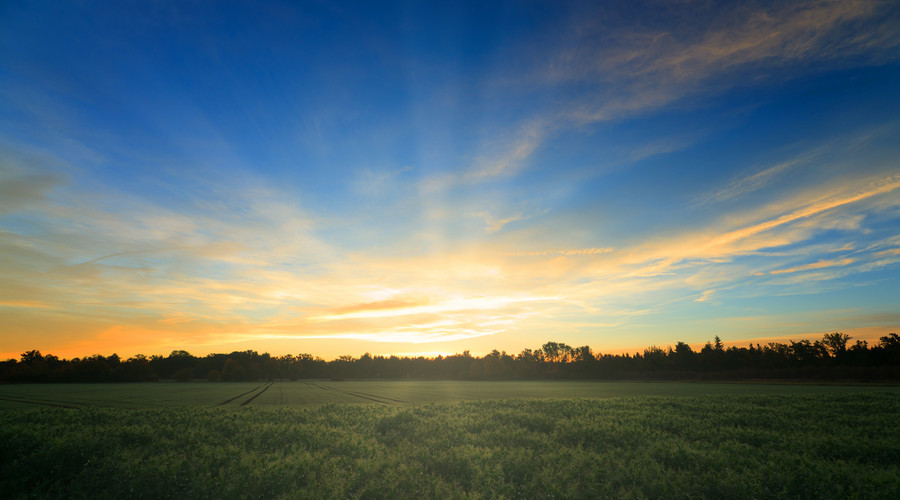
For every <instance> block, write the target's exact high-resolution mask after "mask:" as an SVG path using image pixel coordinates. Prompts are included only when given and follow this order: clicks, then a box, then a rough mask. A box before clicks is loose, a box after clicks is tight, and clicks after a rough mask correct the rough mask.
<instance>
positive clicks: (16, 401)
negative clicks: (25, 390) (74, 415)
mask: <svg viewBox="0 0 900 500" xmlns="http://www.w3.org/2000/svg"><path fill="white" fill-rule="evenodd" d="M0 400H3V401H11V402H13V403H25V404H30V405H38V406H52V407H54V408H69V409H70V410H80V409H81V408H80V407H78V406H69V405H64V404H59V403H50V402H47V401H34V400H29V399H17V398H8V397H6V396H0Z"/></svg>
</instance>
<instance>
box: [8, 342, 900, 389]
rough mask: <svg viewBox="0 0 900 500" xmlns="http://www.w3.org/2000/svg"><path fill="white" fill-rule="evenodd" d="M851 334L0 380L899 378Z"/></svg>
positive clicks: (64, 368) (143, 359) (225, 357)
mask: <svg viewBox="0 0 900 500" xmlns="http://www.w3.org/2000/svg"><path fill="white" fill-rule="evenodd" d="M850 340H851V337H850V336H849V335H846V334H843V333H839V332H835V333H828V334H825V335H824V336H823V338H822V339H821V340H816V341H809V340H800V341H796V342H795V341H789V343H777V342H770V343H767V344H765V345H760V344H756V345H755V346H754V345H753V344H752V343H751V344H750V345H749V346H747V347H737V346H731V347H728V348H726V347H724V345H723V343H722V341H721V340H720V339H719V337H718V336H717V337H716V338H715V339H714V340H713V341H710V342H707V343H706V345H704V346H703V347H702V348H701V349H700V350H698V351H695V350H693V349H692V348H691V347H690V346H689V345H688V344H686V343H684V342H677V343H676V344H675V346H674V347H671V346H669V347H667V348H661V347H657V346H650V347H648V348H646V349H644V351H643V352H642V353H635V354H601V353H596V354H595V353H594V352H593V351H592V350H591V348H590V347H589V346H581V347H571V346H569V345H567V344H565V343H562V342H547V343H546V344H544V345H543V346H541V347H540V348H537V349H525V350H523V351H522V352H520V353H519V354H515V355H514V354H507V353H506V352H505V351H503V352H500V351H497V350H494V351H491V352H490V353H489V354H486V355H484V356H481V357H477V356H472V355H471V354H470V353H469V351H464V352H463V353H462V354H454V355H452V356H437V357H427V358H426V357H397V356H372V355H370V354H368V353H366V354H364V355H362V356H360V357H358V358H354V357H352V356H340V357H338V358H337V359H334V360H331V361H326V360H324V359H322V358H320V357H314V356H312V355H310V354H299V355H296V356H295V355H291V354H288V355H284V356H271V355H269V354H268V353H263V354H259V353H257V352H256V351H252V350H248V351H235V352H232V353H230V354H209V355H207V356H202V357H199V356H193V355H191V354H190V353H188V352H186V351H183V350H177V351H172V353H171V354H169V355H168V356H160V355H154V356H149V357H148V356H145V355H142V354H138V355H136V356H132V357H130V358H128V359H121V358H120V357H119V356H118V355H116V354H113V355H111V356H102V355H99V354H95V355H93V356H88V357H84V358H73V359H60V358H58V357H56V356H53V355H51V354H47V355H44V354H41V352H40V351H37V350H31V351H27V352H25V353H22V355H21V357H20V359H18V360H16V359H10V360H8V361H5V362H0V382H2V383H29V382H30V383H36V382H156V381H159V380H175V381H190V380H196V379H204V380H208V381H215V382H232V381H258V380H299V379H333V380H340V379H406V378H412V379H453V380H537V379H600V380H742V379H743V380H746V379H814V380H815V379H818V380H828V379H835V380H900V336H898V335H897V334H896V333H890V334H888V335H886V336H884V337H881V338H880V339H879V342H878V344H877V345H872V346H869V345H868V343H867V342H866V341H864V340H857V341H856V342H855V343H854V344H852V345H850V344H849V341H850Z"/></svg>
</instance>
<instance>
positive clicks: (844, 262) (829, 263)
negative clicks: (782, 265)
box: [769, 258, 856, 274]
mask: <svg viewBox="0 0 900 500" xmlns="http://www.w3.org/2000/svg"><path fill="white" fill-rule="evenodd" d="M854 262H856V259H852V258H847V259H840V260H820V261H818V262H813V263H811V264H804V265H802V266H795V267H790V268H787V269H776V270H775V271H769V274H788V273H796V272H800V271H809V270H811V269H822V268H825V267H840V266H849V265H850V264H853V263H854Z"/></svg>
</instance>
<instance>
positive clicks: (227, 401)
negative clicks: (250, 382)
mask: <svg viewBox="0 0 900 500" xmlns="http://www.w3.org/2000/svg"><path fill="white" fill-rule="evenodd" d="M260 387H262V385H258V386H256V387H254V388H253V389H250V390H249V391H247V392H242V393H240V394H238V395H237V396H235V397H233V398H231V399H226V400H225V401H222V402H221V403H219V404H218V406H225V405H227V404H228V403H230V402H232V401H234V400H235V399H237V398H240V397H242V396H246V395H247V394H250V393H251V392H253V391H255V390H257V389H259V388H260Z"/></svg>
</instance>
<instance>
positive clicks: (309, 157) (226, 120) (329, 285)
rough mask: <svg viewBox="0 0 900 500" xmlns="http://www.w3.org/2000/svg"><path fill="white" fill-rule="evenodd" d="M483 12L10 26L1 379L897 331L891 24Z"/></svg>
mask: <svg viewBox="0 0 900 500" xmlns="http://www.w3.org/2000/svg"><path fill="white" fill-rule="evenodd" d="M259 4H263V5H259ZM483 4H484V3H483V2H477V3H465V2H453V3H448V4H447V5H432V4H431V3H388V2H383V3H382V2H379V3H372V2H361V3H339V4H331V3H316V2H257V3H247V2H203V1H198V2H89V3H82V2H65V1H64V2H56V3H53V4H52V5H51V4H47V3H43V2H29V1H22V2H6V3H4V4H3V5H0V278H2V279H0V317H2V318H3V323H4V326H3V328H2V331H0V336H2V340H3V342H2V346H0V355H3V356H10V357H14V356H17V355H18V353H20V352H22V351H24V350H26V349H33V348H37V349H41V350H42V351H44V352H52V353H58V354H62V355H69V356H74V355H85V354H91V353H95V352H99V353H111V352H118V353H119V354H121V355H130V354H134V353H138V352H143V353H146V354H150V353H166V352H168V351H169V350H172V349H187V350H189V351H191V352H192V353H196V354H203V353H207V352H225V351H231V350H235V349H240V350H243V349H257V350H260V351H269V352H271V353H273V354H285V353H299V352H310V353H313V354H317V355H321V356H323V357H325V358H332V357H336V356H337V355H340V354H351V355H360V354H362V353H364V352H371V353H373V354H390V353H398V354H414V353H454V352H461V351H463V350H466V349H469V350H471V351H472V352H475V353H481V352H486V351H489V350H491V349H493V348H497V349H501V350H507V351H509V352H512V353H517V352H519V351H521V350H522V349H524V348H526V347H532V348H533V347H538V346H540V345H541V344H543V343H544V342H545V341H547V340H558V341H562V342H566V343H568V344H570V345H575V346H578V345H590V346H591V347H592V348H593V349H594V351H595V352H621V351H623V350H624V351H632V352H633V351H638V350H641V349H643V348H644V347H646V346H649V345H651V344H656V345H668V344H674V342H675V341H678V340H682V341H686V342H688V343H691V344H694V345H699V344H702V343H703V342H706V341H707V340H709V339H711V338H712V337H713V336H715V335H718V336H720V337H721V338H722V339H723V340H725V341H726V342H733V343H738V344H746V342H749V341H750V340H751V339H753V341H754V342H757V341H759V342H767V341H770V340H771V339H780V340H784V339H787V338H791V339H800V338H817V337H820V336H821V335H822V334H823V333H826V332H831V331H844V332H846V333H849V334H851V335H852V336H854V338H856V339H868V340H870V341H871V340H873V339H877V338H878V337H879V336H881V335H885V334H887V333H888V332H891V331H896V330H898V327H900V313H898V302H897V299H896V297H897V296H898V293H897V292H898V291H900V189H898V188H900V165H898V161H897V158H900V146H898V144H900V119H898V118H897V117H898V116H900V93H898V91H897V88H898V87H897V83H896V82H897V81H898V77H900V61H898V57H897V54H900V50H898V45H900V9H898V8H897V7H896V6H895V5H893V3H892V2H880V1H868V0H860V1H834V2H832V1H814V2H812V1H800V2H789V3H782V2H749V3H745V4H742V5H740V6H736V5H734V4H733V3H732V2H708V3H707V2H703V3H698V2H653V1H649V2H636V3H628V4H627V5H626V4H622V5H607V4H604V3H601V4H597V3H595V2H571V3H560V2H510V3H490V4H488V5H483Z"/></svg>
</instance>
